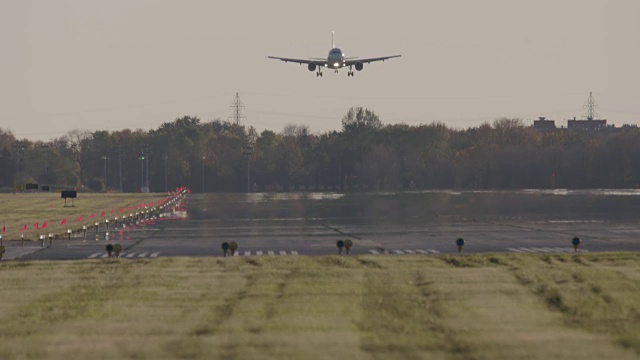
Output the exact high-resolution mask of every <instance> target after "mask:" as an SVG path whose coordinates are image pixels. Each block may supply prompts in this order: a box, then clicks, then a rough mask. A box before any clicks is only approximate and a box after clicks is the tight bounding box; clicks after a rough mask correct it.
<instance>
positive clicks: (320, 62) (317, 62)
mask: <svg viewBox="0 0 640 360" xmlns="http://www.w3.org/2000/svg"><path fill="white" fill-rule="evenodd" d="M267 57H268V58H269V59H276V60H281V61H284V62H292V63H298V64H315V65H316V66H318V67H322V66H324V65H325V63H326V62H327V61H326V60H320V59H317V60H316V59H290V58H282V57H277V56H267Z"/></svg>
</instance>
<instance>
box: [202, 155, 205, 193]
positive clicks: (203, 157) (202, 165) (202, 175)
mask: <svg viewBox="0 0 640 360" xmlns="http://www.w3.org/2000/svg"><path fill="white" fill-rule="evenodd" d="M204 159H206V157H205V156H203V157H202V193H203V194H204Z"/></svg>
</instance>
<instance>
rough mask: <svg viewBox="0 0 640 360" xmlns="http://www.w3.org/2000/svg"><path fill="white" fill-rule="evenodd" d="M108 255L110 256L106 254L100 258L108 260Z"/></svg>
mask: <svg viewBox="0 0 640 360" xmlns="http://www.w3.org/2000/svg"><path fill="white" fill-rule="evenodd" d="M108 255H109V254H107V253H104V254H102V255H100V258H102V259H106V258H107V256H108Z"/></svg>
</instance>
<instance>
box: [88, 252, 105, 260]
mask: <svg viewBox="0 0 640 360" xmlns="http://www.w3.org/2000/svg"><path fill="white" fill-rule="evenodd" d="M100 254H102V253H101V252H99V253H95V254H91V255H89V257H88V259H93V258H95V257H98V256H99V255H100Z"/></svg>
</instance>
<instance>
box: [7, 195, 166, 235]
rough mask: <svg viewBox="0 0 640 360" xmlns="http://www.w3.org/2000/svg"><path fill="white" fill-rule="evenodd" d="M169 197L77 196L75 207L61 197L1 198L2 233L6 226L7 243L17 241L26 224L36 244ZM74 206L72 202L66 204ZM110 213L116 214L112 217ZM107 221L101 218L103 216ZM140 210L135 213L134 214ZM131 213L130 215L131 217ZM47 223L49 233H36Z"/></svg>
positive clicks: (41, 231) (15, 196)
mask: <svg viewBox="0 0 640 360" xmlns="http://www.w3.org/2000/svg"><path fill="white" fill-rule="evenodd" d="M166 196H167V195H166V194H143V193H131V194H129V193H128V194H120V193H115V194H88V193H78V198H77V199H74V201H73V204H74V206H73V207H72V206H67V207H65V206H64V205H65V201H64V199H61V198H60V193H32V194H27V193H23V194H0V204H1V206H0V230H1V229H2V228H3V227H4V226H6V228H7V231H6V232H4V233H0V235H2V236H3V237H4V239H5V240H18V239H20V237H21V234H22V228H23V226H24V225H25V224H26V225H27V231H25V232H24V234H25V239H29V240H36V239H37V238H38V236H39V235H42V234H45V235H46V234H49V233H53V234H62V233H64V232H66V231H67V229H72V230H74V229H78V228H82V225H86V226H87V227H90V226H92V225H93V224H94V223H95V222H96V221H98V222H104V220H105V219H107V218H108V219H110V220H113V218H114V217H115V216H122V215H125V213H124V212H123V213H120V212H119V211H120V209H121V208H124V209H125V211H126V208H128V207H132V206H136V207H137V206H138V205H140V204H145V203H147V204H148V203H151V202H155V203H156V204H157V203H158V201H160V200H163V199H165V198H166ZM67 204H68V205H71V199H68V200H67ZM111 210H114V211H115V214H114V215H111ZM103 211H104V212H105V217H101V214H102V212H103ZM135 211H137V210H133V212H134V213H135ZM92 213H93V214H95V219H91V218H90V216H91V214H92ZM128 213H129V212H127V214H128ZM81 215H82V217H83V221H82V222H78V217H79V216H81ZM65 218H66V219H67V225H62V224H61V223H62V220H63V219H65ZM45 221H46V222H47V228H46V229H36V228H35V225H36V222H38V225H39V226H41V225H42V224H43V223H44V222H45Z"/></svg>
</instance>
